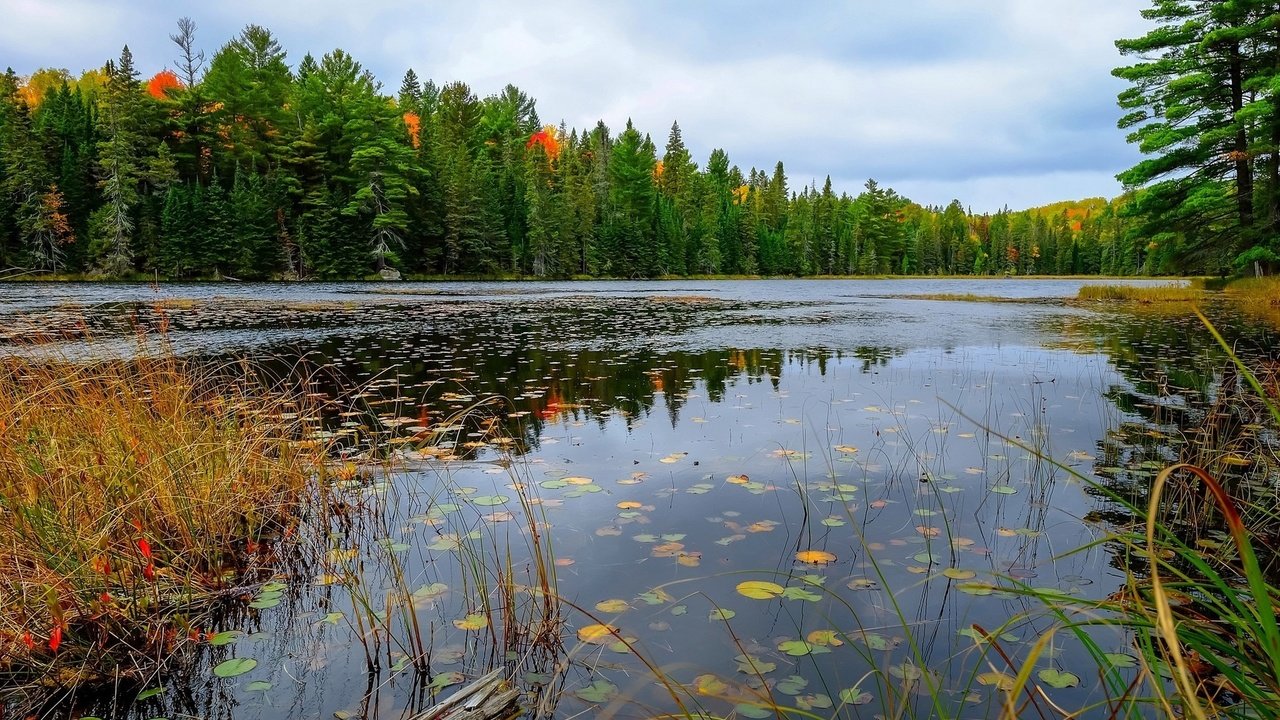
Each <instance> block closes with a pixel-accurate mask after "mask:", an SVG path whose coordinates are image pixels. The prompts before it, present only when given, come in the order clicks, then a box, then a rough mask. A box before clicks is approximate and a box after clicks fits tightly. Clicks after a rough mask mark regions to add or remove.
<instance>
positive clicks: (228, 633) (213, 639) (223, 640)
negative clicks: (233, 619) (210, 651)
mask: <svg viewBox="0 0 1280 720" xmlns="http://www.w3.org/2000/svg"><path fill="white" fill-rule="evenodd" d="M243 634H244V633H242V632H240V631H239V630H223V631H222V632H220V633H214V634H212V635H210V636H209V644H210V645H213V646H214V647H220V646H222V645H230V644H231V643H233V642H235V641H236V640H239V639H240V636H241V635H243Z"/></svg>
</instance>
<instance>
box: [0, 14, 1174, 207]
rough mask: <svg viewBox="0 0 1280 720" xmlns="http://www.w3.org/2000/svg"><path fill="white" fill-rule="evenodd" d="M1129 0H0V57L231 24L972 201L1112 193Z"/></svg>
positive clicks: (163, 56) (848, 176) (114, 44)
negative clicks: (1121, 45) (1120, 46)
mask: <svg viewBox="0 0 1280 720" xmlns="http://www.w3.org/2000/svg"><path fill="white" fill-rule="evenodd" d="M1147 5H1149V2H1147V1H1146V0H967V1H961V0H891V1H887V0H859V1H853V0H845V1H844V2H838V1H836V0H827V1H820V0H792V2H788V3H781V2H773V3H767V2H759V1H757V0H737V1H736V2H722V1H721V0H646V1H645V2H636V1H631V2H621V1H618V2H601V1H600V0H594V1H592V0H567V1H565V2H551V1H544V2H520V3H517V2H512V1H511V0H493V1H490V2H476V1H471V2H455V1H454V0H360V1H357V0H217V1H216V2H207V1H206V2H188V1H187V0H136V1H134V2H121V1H115V0H0V18H3V21H0V67H3V66H5V65H8V66H12V67H13V69H14V70H16V71H17V72H18V73H19V74H27V73H30V72H31V71H33V70H35V69H37V68H40V67H61V68H66V69H68V70H70V71H71V72H72V73H73V74H78V73H79V72H80V71H82V70H84V69H86V68H93V67H100V66H101V65H102V64H103V63H104V62H105V61H106V60H107V59H108V58H112V57H117V56H118V55H119V53H120V48H121V46H123V45H125V44H128V45H129V47H130V49H131V50H132V51H133V53H134V57H135V60H136V62H137V64H138V67H139V69H140V70H141V71H142V72H143V74H144V76H149V75H150V74H152V73H154V72H156V71H158V70H160V69H162V68H164V67H172V66H173V58H174V57H175V56H176V52H175V50H176V48H174V46H173V45H172V43H170V42H169V39H168V36H169V34H170V33H171V32H173V28H174V24H175V22H176V20H177V18H179V17H181V16H184V15H185V16H188V17H190V18H191V19H192V20H194V21H195V22H196V25H197V28H198V30H197V40H198V43H199V45H201V46H202V47H203V48H204V49H205V50H206V53H207V54H208V55H209V56H210V57H211V56H212V55H213V53H214V52H216V51H217V49H218V48H219V47H221V46H222V45H223V44H225V43H226V42H227V41H228V40H229V39H231V38H232V37H233V36H234V35H235V34H236V33H238V32H239V30H240V29H241V28H242V27H244V26H245V25H246V24H249V23H255V24H258V25H263V26H265V27H267V28H269V29H271V31H272V32H273V33H274V34H275V35H276V36H277V37H278V38H279V39H280V41H281V44H282V45H283V46H284V48H285V49H286V50H287V51H288V53H289V55H288V60H289V61H290V64H291V65H292V64H296V62H297V61H298V60H300V59H301V58H302V57H303V56H304V55H305V54H306V53H307V52H311V53H313V54H315V55H316V56H317V57H319V56H320V55H322V54H324V53H325V52H328V51H330V50H332V49H333V48H338V47H340V48H342V49H344V50H346V51H347V52H349V53H351V54H352V55H354V56H355V58H356V59H357V60H359V61H360V62H361V63H362V64H363V65H364V66H365V67H367V68H369V69H370V70H371V71H373V73H374V74H375V75H376V76H377V77H378V79H379V80H381V81H382V82H383V84H384V86H385V89H386V91H387V92H389V93H391V92H394V91H395V90H396V89H397V88H399V85H400V79H401V77H402V76H403V74H404V71H405V70H406V69H407V68H413V69H414V70H415V71H416V72H417V73H418V75H419V76H420V77H422V78H424V79H425V78H430V79H432V80H435V81H436V82H437V83H438V84H443V83H445V82H449V81H453V80H462V81H464V82H466V83H468V84H469V85H470V86H471V88H472V89H473V90H474V91H475V92H476V93H477V94H479V95H481V96H484V95H488V94H491V93H495V92H497V91H498V90H500V89H501V88H502V87H503V86H504V85H506V84H507V83H513V84H515V85H516V86H518V87H519V88H520V89H522V90H524V91H525V92H526V93H528V94H529V95H530V96H532V97H534V98H536V99H537V101H538V105H537V107H538V114H539V116H540V117H541V119H542V120H543V122H549V123H558V122H559V121H561V120H564V121H565V122H567V123H568V124H569V125H570V126H574V127H589V126H594V125H595V123H596V121H597V120H601V119H602V120H604V122H605V123H606V124H607V125H608V126H609V127H610V128H611V129H613V130H614V131H615V132H617V131H618V130H620V129H621V128H622V127H623V126H624V125H625V124H626V121H627V119H628V118H630V119H632V120H633V121H634V122H635V124H636V127H638V128H639V129H640V130H641V131H643V132H648V133H650V134H651V135H652V136H653V139H654V142H655V143H656V144H657V145H658V146H659V152H661V147H662V146H663V145H664V144H665V142H666V138H667V134H668V132H669V130H670V127H671V123H672V121H678V122H679V123H680V128H681V131H682V133H683V136H684V140H685V143H686V144H687V145H688V146H689V148H690V151H691V152H692V153H693V155H694V158H695V160H697V161H698V162H699V163H700V164H705V162H706V158H707V157H708V155H709V154H710V152H711V150H712V149H713V148H716V147H720V148H723V149H724V150H725V151H726V152H727V153H728V154H729V158H730V160H731V161H732V162H733V163H735V164H737V165H739V166H740V167H741V168H742V169H743V172H744V173H745V172H746V171H747V169H749V168H751V167H758V168H761V169H765V170H768V171H770V172H771V171H772V169H773V167H774V164H775V163H777V162H778V161H779V160H781V161H782V162H783V163H784V166H785V168H786V171H787V177H788V181H789V183H790V186H791V187H792V188H793V189H798V188H800V187H801V186H804V185H807V184H810V183H814V184H817V185H818V186H821V185H822V183H823V181H824V179H825V177H826V176H828V175H830V177H831V180H832V183H833V185H834V186H835V188H836V190H837V191H838V192H839V191H844V192H849V193H851V194H856V193H857V192H858V191H859V190H860V189H861V186H862V184H863V183H864V182H866V180H867V179H868V178H875V179H876V181H877V182H879V183H880V184H881V185H882V186H883V185H887V186H889V187H892V188H893V189H895V190H896V191H897V192H898V193H899V194H901V195H904V196H906V197H908V198H910V199H912V200H915V201H916V202H919V203H922V204H927V205H945V204H947V203H949V202H950V201H951V200H953V199H959V200H960V201H961V202H962V203H964V204H965V205H966V206H968V207H970V208H972V209H973V210H974V211H978V212H990V211H995V210H998V209H1000V208H1001V207H1005V206H1008V207H1010V208H1012V209H1015V210H1017V209H1023V208H1027V207H1032V206H1036V205H1042V204H1047V203H1050V202H1056V201H1059V200H1070V199H1081V198H1085V197H1098V196H1102V197H1113V196H1115V195H1118V194H1119V193H1120V192H1121V187H1120V185H1119V183H1118V182H1116V180H1115V175H1116V173H1118V172H1120V171H1121V170H1124V169H1125V168H1127V167H1129V166H1131V165H1132V164H1133V163H1134V162H1135V161H1136V160H1137V159H1138V157H1139V156H1138V154H1137V152H1136V151H1135V150H1134V149H1133V148H1132V147H1130V146H1128V145H1127V144H1126V142H1125V139H1124V133H1123V132H1122V131H1120V130H1118V129H1117V128H1116V120H1117V119H1118V118H1119V116H1120V112H1119V109H1118V108H1117V107H1116V94H1117V93H1118V92H1119V91H1120V90H1122V89H1123V88H1124V83H1122V82H1121V81H1119V80H1117V79H1115V78H1113V77H1111V74H1110V73H1111V69H1112V68H1114V67H1117V66H1119V65H1122V64H1125V63H1126V60H1125V59H1123V58H1121V57H1120V55H1119V54H1118V53H1117V51H1116V50H1115V46H1114V41H1115V40H1116V39H1117V38H1123V37H1137V36H1140V35H1142V34H1143V33H1144V32H1145V31H1146V29H1147V25H1146V21H1144V20H1143V19H1142V17H1141V14H1140V11H1141V10H1142V9H1143V8H1144V7H1146V6H1147Z"/></svg>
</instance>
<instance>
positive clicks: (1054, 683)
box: [1036, 668, 1080, 689]
mask: <svg viewBox="0 0 1280 720" xmlns="http://www.w3.org/2000/svg"><path fill="white" fill-rule="evenodd" d="M1036 677H1038V678H1040V681H1041V682H1043V683H1044V684H1045V685H1048V686H1049V687H1055V688H1058V689H1062V688H1069V687H1075V686H1077V685H1079V684H1080V676H1079V675H1076V674H1075V673H1069V672H1066V671H1064V670H1059V669H1057V668H1045V669H1043V670H1041V671H1040V672H1038V673H1036Z"/></svg>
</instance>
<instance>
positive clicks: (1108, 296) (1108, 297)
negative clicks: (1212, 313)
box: [1076, 284, 1205, 304]
mask: <svg viewBox="0 0 1280 720" xmlns="http://www.w3.org/2000/svg"><path fill="white" fill-rule="evenodd" d="M1076 297H1077V299H1079V300H1086V301H1104V302H1131V303H1140V304H1151V303H1189V302H1200V301H1202V300H1204V298H1205V291H1203V290H1200V289H1197V288H1194V287H1186V286H1182V285H1172V284H1171V285H1155V286H1149V287H1138V286H1133V285H1085V286H1083V287H1081V288H1080V291H1079V293H1078V294H1077V296H1076Z"/></svg>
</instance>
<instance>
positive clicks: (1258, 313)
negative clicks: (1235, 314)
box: [1222, 277, 1280, 328]
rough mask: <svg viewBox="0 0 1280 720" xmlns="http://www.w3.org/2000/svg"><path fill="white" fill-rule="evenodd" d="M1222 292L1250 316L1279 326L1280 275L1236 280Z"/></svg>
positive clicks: (1276, 326) (1273, 325)
mask: <svg viewBox="0 0 1280 720" xmlns="http://www.w3.org/2000/svg"><path fill="white" fill-rule="evenodd" d="M1222 294H1223V295H1224V296H1226V298H1227V299H1228V300H1229V301H1230V302H1231V304H1232V305H1235V306H1236V307H1238V308H1240V310H1241V311H1243V312H1244V313H1245V314H1247V315H1249V316H1250V317H1252V318H1254V319H1256V320H1260V321H1262V322H1265V323H1267V324H1269V325H1271V326H1272V327H1275V328H1280V277H1264V278H1246V279H1244V280H1236V281H1235V282H1232V283H1231V284H1229V285H1227V287H1226V289H1225V290H1223V293H1222Z"/></svg>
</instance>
